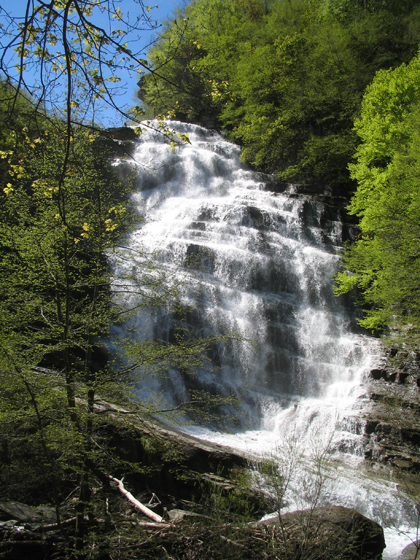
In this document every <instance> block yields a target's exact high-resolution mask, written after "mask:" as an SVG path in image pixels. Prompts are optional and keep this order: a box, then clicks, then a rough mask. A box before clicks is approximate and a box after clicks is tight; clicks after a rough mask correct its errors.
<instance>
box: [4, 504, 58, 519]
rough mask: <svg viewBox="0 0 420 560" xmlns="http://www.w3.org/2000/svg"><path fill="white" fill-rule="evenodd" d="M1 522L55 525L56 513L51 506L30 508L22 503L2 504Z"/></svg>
mask: <svg viewBox="0 0 420 560" xmlns="http://www.w3.org/2000/svg"><path fill="white" fill-rule="evenodd" d="M0 520H1V521H9V520H15V521H19V522H22V523H54V522H55V520H56V516H55V511H54V509H53V508H52V507H49V506H38V507H33V506H28V505H27V504H22V503H21V502H13V501H8V502H0Z"/></svg>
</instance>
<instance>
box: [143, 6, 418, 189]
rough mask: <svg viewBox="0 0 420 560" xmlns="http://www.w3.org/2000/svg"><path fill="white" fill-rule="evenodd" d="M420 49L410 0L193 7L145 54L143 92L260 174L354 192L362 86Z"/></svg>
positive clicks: (178, 16) (159, 107)
mask: <svg viewBox="0 0 420 560" xmlns="http://www.w3.org/2000/svg"><path fill="white" fill-rule="evenodd" d="M419 42H420V8H419V6H418V3H416V2H413V1H408V0H407V1H404V2H394V1H391V0H388V1H386V2H383V1H377V2H375V1H370V2H365V1H364V2H350V1H347V0H328V1H327V0H311V1H305V0H290V1H275V2H264V1H263V0H248V1H231V0H196V1H194V2H191V3H189V4H188V5H187V6H186V7H185V8H183V9H180V10H179V11H178V12H177V14H176V15H175V16H174V17H173V19H171V20H170V21H169V22H168V24H167V27H166V29H165V30H164V31H163V32H161V33H160V35H159V39H158V41H157V43H156V45H155V46H153V47H152V48H151V49H150V50H149V52H148V58H149V60H150V67H151V68H153V69H155V70H156V71H157V75H154V74H151V73H149V72H147V71H144V72H143V74H142V77H141V80H140V82H139V84H140V91H139V97H140V98H141V99H142V100H143V102H144V103H145V104H146V105H149V106H151V107H153V109H154V111H155V114H159V113H162V114H163V113H166V112H167V111H168V110H171V111H174V114H175V116H176V118H179V119H180V120H187V121H191V122H195V123H200V124H203V125H204V126H211V127H215V128H219V129H223V130H224V131H225V132H226V133H227V135H228V136H229V138H230V139H232V140H233V141H235V142H238V143H239V144H241V145H242V147H243V152H242V158H243V159H244V160H245V161H248V162H250V163H252V164H253V165H254V166H255V167H256V168H257V169H260V170H263V171H268V172H271V173H275V174H276V175H277V176H278V177H279V178H280V179H281V180H284V181H294V182H309V181H312V182H317V183H320V184H324V185H328V186H330V187H331V188H333V190H334V192H337V193H338V192H343V193H348V192H349V190H350V191H351V190H352V189H354V186H355V184H354V182H353V181H352V179H351V178H350V176H349V173H348V170H347V165H348V163H349V162H350V161H351V159H352V157H353V154H354V152H355V149H356V147H357V144H358V136H357V134H356V131H355V130H354V129H353V122H354V119H355V118H356V117H357V116H358V115H359V113H360V107H361V101H362V97H363V93H364V91H365V88H366V87H367V85H368V84H369V83H370V82H371V81H372V79H373V77H374V75H375V73H376V72H377V71H378V70H380V69H388V68H391V67H395V66H398V65H399V64H401V63H402V62H405V63H408V62H409V61H410V60H411V58H412V57H413V56H414V55H415V54H416V52H417V48H418V44H419Z"/></svg>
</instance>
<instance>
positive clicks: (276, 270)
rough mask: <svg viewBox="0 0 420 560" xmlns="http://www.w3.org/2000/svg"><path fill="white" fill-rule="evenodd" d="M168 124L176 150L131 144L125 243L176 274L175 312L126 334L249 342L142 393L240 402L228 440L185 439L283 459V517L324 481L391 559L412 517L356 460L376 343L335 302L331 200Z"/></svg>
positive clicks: (173, 373) (221, 348)
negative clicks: (382, 541)
mask: <svg viewBox="0 0 420 560" xmlns="http://www.w3.org/2000/svg"><path fill="white" fill-rule="evenodd" d="M169 124H170V125H171V126H173V127H175V128H176V130H177V131H178V132H179V133H181V134H188V135H189V139H190V143H189V144H180V145H179V146H178V147H177V148H176V149H175V150H174V151H173V150H171V149H170V148H169V141H168V139H167V138H166V137H165V136H164V135H162V133H160V132H158V131H153V130H149V132H147V133H144V134H142V135H141V137H140V138H139V140H138V144H137V147H136V150H135V153H134V159H135V160H136V161H137V162H138V164H139V165H138V172H139V179H138V192H137V193H136V194H135V195H134V197H133V201H134V203H135V204H136V205H137V207H138V210H139V212H140V213H141V214H142V215H143V216H144V217H145V218H146V222H145V224H144V225H143V226H142V227H141V228H139V230H138V231H136V232H134V233H133V234H132V235H131V237H130V239H129V246H130V247H131V248H132V249H133V251H136V250H139V252H141V251H143V252H144V251H147V252H150V253H154V254H156V255H157V259H158V261H159V262H160V266H162V267H163V268H164V269H165V270H166V271H168V274H169V275H172V276H173V277H178V278H183V281H184V280H185V288H184V289H183V293H182V296H181V297H180V305H181V307H182V309H183V311H184V314H183V318H182V320H181V319H180V318H179V316H177V315H176V314H175V315H174V314H171V313H169V312H167V313H165V312H162V311H156V310H150V311H143V312H141V313H139V315H138V317H137V318H136V319H133V320H132V321H131V323H130V329H131V331H136V332H137V333H138V336H139V337H141V338H143V339H145V340H162V341H167V342H173V341H174V340H175V338H176V336H175V335H176V332H177V328H178V329H179V328H181V329H189V330H191V331H194V332H195V333H197V335H198V336H203V337H206V336H211V337H214V336H225V335H227V334H229V333H232V332H233V333H239V334H240V336H241V337H242V338H243V339H248V340H250V341H252V343H249V342H244V341H243V340H237V341H234V342H233V343H232V344H225V343H223V342H217V343H215V344H213V346H212V348H211V353H210V354H209V358H210V359H211V362H212V364H211V366H208V367H207V366H206V365H200V366H199V367H198V368H197V371H196V372H195V375H194V376H193V378H192V377H191V376H190V375H188V374H187V373H186V372H185V371H183V370H177V369H176V368H172V369H169V371H168V374H167V376H166V378H165V379H162V380H157V379H155V378H153V379H151V378H150V376H149V378H147V377H146V378H145V379H144V382H143V383H142V386H141V390H140V388H139V394H138V398H139V399H142V398H147V397H149V396H150V394H152V393H156V392H157V393H159V394H160V395H162V397H163V398H164V399H165V401H166V403H167V405H171V406H177V405H178V404H179V403H181V402H182V401H183V400H185V399H188V398H189V397H190V396H191V394H192V391H194V390H204V391H208V392H210V393H211V394H214V395H220V396H222V397H223V396H227V395H229V394H232V393H233V394H235V395H236V396H237V397H238V399H239V401H240V403H241V405H240V415H238V418H239V424H240V426H239V428H237V429H236V431H235V433H222V432H219V431H217V430H216V429H215V428H214V427H208V426H206V427H203V426H202V427H199V426H188V427H186V428H185V431H187V432H188V433H190V434H192V435H195V436H197V437H199V438H202V439H205V440H209V441H212V442H217V443H220V444H222V445H227V446H229V447H232V448H236V449H240V450H243V451H246V452H247V453H249V454H250V455H251V456H256V457H258V456H264V457H267V456H268V457H270V458H273V459H275V460H276V461H277V462H278V464H279V465H280V469H281V468H288V467H287V465H288V463H287V457H285V452H286V451H287V454H288V456H289V460H290V459H292V460H293V461H294V463H293V465H294V468H293V476H292V477H291V482H290V486H289V489H288V495H287V504H288V505H287V507H288V509H289V510H292V509H297V508H299V509H302V508H305V507H308V506H311V504H313V500H314V496H313V489H314V488H318V487H320V488H321V492H320V493H319V496H318V495H317V496H318V497H317V500H318V501H317V504H319V505H326V504H333V505H343V506H347V507H353V508H355V509H357V510H358V511H359V512H360V513H362V514H364V515H366V516H367V517H369V518H371V519H374V520H376V521H378V522H379V523H381V525H382V526H383V527H384V528H385V532H386V539H387V548H386V550H385V552H384V558H386V559H388V560H391V559H396V558H398V555H399V553H400V552H401V550H402V549H403V548H404V547H405V546H406V545H408V544H410V542H411V540H410V539H412V540H415V523H416V519H417V516H416V511H415V507H414V505H413V504H412V503H411V502H410V501H409V500H408V499H407V498H405V497H404V494H403V493H402V492H401V491H399V489H398V488H397V485H396V484H395V483H394V482H392V481H391V480H386V479H384V478H381V477H380V475H379V473H378V474H374V473H372V472H370V473H368V471H367V470H366V469H365V468H364V466H363V456H364V444H365V439H364V421H363V420H362V415H361V411H362V410H363V409H364V407H367V406H368V405H369V403H368V400H367V398H366V397H365V396H364V388H363V379H364V375H365V374H366V372H367V371H368V370H369V368H372V367H374V366H375V365H376V363H377V361H378V360H380V357H381V349H380V345H379V344H378V341H377V340H375V339H373V338H371V337H368V336H366V335H364V334H362V333H361V332H360V330H359V329H358V327H357V321H356V319H357V311H355V309H354V307H353V305H352V304H351V302H348V301H346V300H344V301H341V300H340V299H337V298H335V297H334V295H333V291H332V284H333V282H332V277H333V275H334V273H335V272H336V271H337V270H338V267H339V262H340V257H339V250H340V248H341V246H342V242H343V237H344V230H343V224H342V221H341V218H340V208H338V207H337V201H333V200H331V197H328V196H313V195H311V196H309V195H307V194H302V193H300V192H299V189H296V188H295V187H294V186H293V185H289V186H285V185H283V186H281V185H278V184H277V183H276V182H275V181H274V180H273V179H272V178H270V177H269V176H266V175H263V174H261V173H257V172H255V171H252V170H250V169H248V168H246V167H245V166H244V165H243V164H241V162H240V160H239V155H240V149H239V148H238V147H237V146H235V145H234V144H231V143H229V142H227V141H226V140H225V139H224V138H223V137H222V136H220V135H219V134H217V133H215V132H214V131H207V130H205V129H204V128H201V127H199V126H195V125H189V124H183V123H179V122H173V123H169ZM341 210H342V209H341ZM341 214H342V212H341ZM120 336H124V333H123V334H121V333H120ZM229 412H230V413H231V411H229ZM320 464H321V465H322V469H321V470H322V476H321V475H319V474H316V473H317V472H318V473H319V472H320V471H319V469H318V468H315V466H314V465H320ZM320 476H321V478H322V480H321V478H320ZM320 482H322V484H321V486H320Z"/></svg>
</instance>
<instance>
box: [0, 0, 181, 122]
mask: <svg viewBox="0 0 420 560" xmlns="http://www.w3.org/2000/svg"><path fill="white" fill-rule="evenodd" d="M137 1H138V0H137ZM34 3H35V4H36V0H35V2H34ZM144 3H145V4H147V5H149V6H151V7H152V10H151V11H150V12H149V15H150V16H151V19H152V20H154V21H157V23H158V26H160V25H161V24H162V22H164V21H165V20H166V19H168V18H170V17H171V15H172V13H173V12H174V10H175V9H176V8H177V6H179V5H182V4H185V3H186V2H185V0H154V1H153V0H144ZM26 5H27V0H13V1H11V0H6V1H4V0H0V7H1V8H4V10H5V11H7V12H9V13H10V14H12V15H14V16H18V17H20V16H24V14H25V9H26ZM117 5H118V6H119V7H120V9H121V10H122V11H123V12H124V13H129V14H130V20H131V19H135V16H136V15H137V13H138V12H139V6H138V4H136V3H135V1H134V0H123V1H122V2H120V3H119V4H117ZM158 32H159V27H158V28H157V29H156V30H154V31H149V30H146V31H142V33H141V38H140V43H136V51H137V50H139V48H141V49H142V50H144V53H145V54H146V50H147V46H148V45H149V44H150V42H151V41H152V40H153V38H154V37H155V36H156V34H157V33H158ZM118 76H119V77H120V78H121V83H120V85H121V93H120V94H119V95H118V98H117V101H118V105H119V106H125V107H126V108H127V107H128V106H132V105H134V103H135V92H136V89H137V85H136V82H137V78H136V74H135V73H133V74H132V75H131V76H130V75H129V73H128V72H120V73H119V74H118ZM115 118H116V116H115V115H114V114H113V112H112V111H111V110H109V109H108V110H105V111H104V118H103V124H105V125H107V126H110V125H113V124H121V122H120V121H118V120H116V121H115Z"/></svg>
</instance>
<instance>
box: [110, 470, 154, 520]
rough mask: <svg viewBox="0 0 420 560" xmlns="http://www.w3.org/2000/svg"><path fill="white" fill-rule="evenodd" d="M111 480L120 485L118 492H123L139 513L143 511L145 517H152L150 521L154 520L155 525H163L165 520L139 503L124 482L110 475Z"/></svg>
mask: <svg viewBox="0 0 420 560" xmlns="http://www.w3.org/2000/svg"><path fill="white" fill-rule="evenodd" d="M109 479H110V480H112V481H113V482H116V483H117V484H118V490H119V491H120V492H121V494H122V495H123V496H125V497H126V498H127V500H128V501H129V502H130V503H131V504H132V505H133V506H134V507H135V508H136V509H138V510H139V511H141V512H142V513H144V515H147V517H150V519H152V520H153V521H155V523H163V518H162V517H161V516H160V515H158V514H157V513H155V512H154V511H152V510H151V509H149V508H148V507H146V506H145V505H143V504H142V503H141V502H139V501H138V500H136V498H135V497H134V496H133V494H131V492H129V491H128V490H126V489H125V488H124V484H123V481H122V480H118V478H114V477H113V476H111V475H109Z"/></svg>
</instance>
